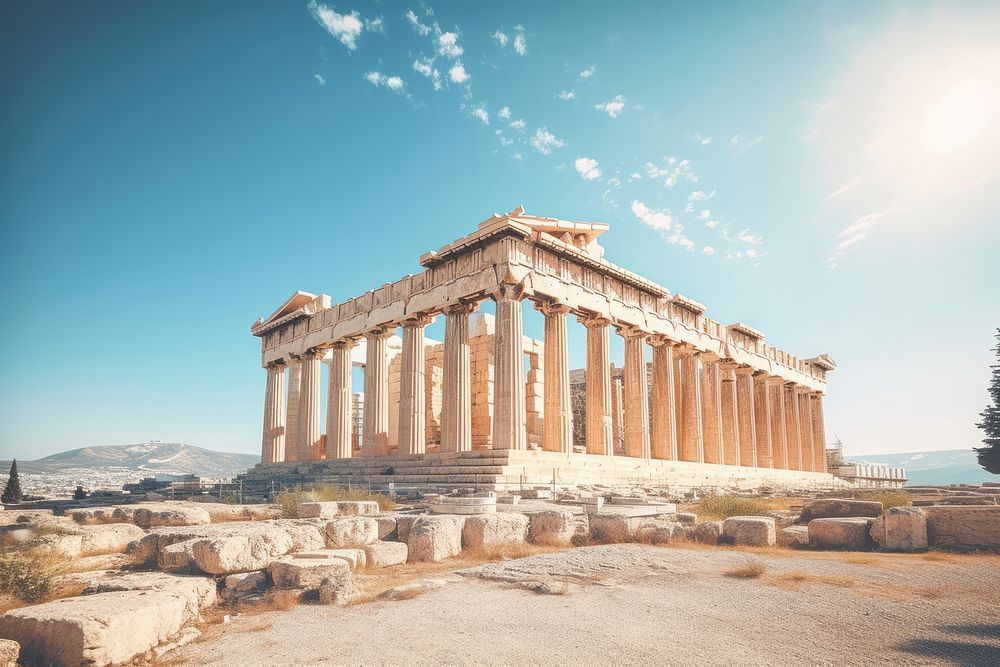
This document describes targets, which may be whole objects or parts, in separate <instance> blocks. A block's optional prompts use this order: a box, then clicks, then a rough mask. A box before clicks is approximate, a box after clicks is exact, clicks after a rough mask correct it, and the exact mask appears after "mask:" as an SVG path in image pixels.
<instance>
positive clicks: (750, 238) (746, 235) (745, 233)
mask: <svg viewBox="0 0 1000 667" xmlns="http://www.w3.org/2000/svg"><path fill="white" fill-rule="evenodd" d="M736 238H737V240H739V241H743V242H744V243H748V244H750V245H760V241H761V238H760V237H759V236H754V235H753V234H751V233H750V230H749V229H744V230H741V231H740V232H738V233H737V234H736Z"/></svg>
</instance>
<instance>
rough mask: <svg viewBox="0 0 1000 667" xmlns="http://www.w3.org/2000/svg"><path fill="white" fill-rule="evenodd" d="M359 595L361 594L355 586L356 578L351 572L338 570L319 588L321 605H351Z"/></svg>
mask: <svg viewBox="0 0 1000 667" xmlns="http://www.w3.org/2000/svg"><path fill="white" fill-rule="evenodd" d="M359 595H360V592H359V591H358V588H357V586H355V585H354V577H353V576H352V575H351V573H350V571H349V570H338V571H336V572H334V573H332V574H330V575H329V576H327V577H326V578H325V579H324V580H323V582H322V583H321V584H320V586H319V602H320V604H335V605H345V604H350V603H351V602H353V601H354V600H356V599H357V598H358V596H359Z"/></svg>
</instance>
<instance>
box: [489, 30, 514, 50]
mask: <svg viewBox="0 0 1000 667" xmlns="http://www.w3.org/2000/svg"><path fill="white" fill-rule="evenodd" d="M491 36H492V37H493V39H494V41H496V43H497V44H499V45H500V46H507V40H508V39H510V37H508V36H507V33H505V32H503V31H500V30H497V31H496V32H495V33H493V34H492V35H491Z"/></svg>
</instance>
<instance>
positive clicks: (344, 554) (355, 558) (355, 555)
mask: <svg viewBox="0 0 1000 667" xmlns="http://www.w3.org/2000/svg"><path fill="white" fill-rule="evenodd" d="M330 558H339V559H340V560H342V561H345V562H346V563H347V564H348V565H349V566H350V567H351V570H352V571H353V570H357V569H359V568H360V569H362V570H363V569H364V568H365V567H367V565H368V556H367V554H366V552H365V550H364V549H321V550H319V551H306V552H303V553H297V554H291V555H289V556H286V557H285V559H284V560H288V559H291V562H295V563H297V562H299V561H300V560H314V561H315V560H328V559H330Z"/></svg>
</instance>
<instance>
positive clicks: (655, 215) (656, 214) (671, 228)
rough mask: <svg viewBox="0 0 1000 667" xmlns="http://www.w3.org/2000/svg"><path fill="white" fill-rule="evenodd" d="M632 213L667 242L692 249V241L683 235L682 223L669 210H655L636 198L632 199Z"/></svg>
mask: <svg viewBox="0 0 1000 667" xmlns="http://www.w3.org/2000/svg"><path fill="white" fill-rule="evenodd" d="M632 215H634V216H635V217H636V218H637V219H638V220H639V222H641V223H642V224H644V225H645V226H647V227H649V228H650V229H655V230H656V231H658V232H660V236H662V237H663V240H665V241H666V242H667V243H673V244H675V245H679V246H681V247H682V248H684V249H685V250H688V251H693V250H694V241H692V240H691V239H689V238H687V237H686V236H684V225H682V224H681V223H680V222H678V221H677V220H676V219H674V216H673V215H671V213H670V211H669V210H663V211H656V210H654V209H651V208H649V207H648V206H646V205H645V204H644V203H642V202H641V201H638V200H632Z"/></svg>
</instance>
